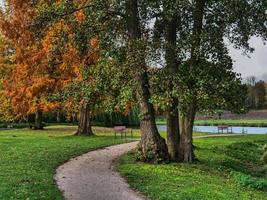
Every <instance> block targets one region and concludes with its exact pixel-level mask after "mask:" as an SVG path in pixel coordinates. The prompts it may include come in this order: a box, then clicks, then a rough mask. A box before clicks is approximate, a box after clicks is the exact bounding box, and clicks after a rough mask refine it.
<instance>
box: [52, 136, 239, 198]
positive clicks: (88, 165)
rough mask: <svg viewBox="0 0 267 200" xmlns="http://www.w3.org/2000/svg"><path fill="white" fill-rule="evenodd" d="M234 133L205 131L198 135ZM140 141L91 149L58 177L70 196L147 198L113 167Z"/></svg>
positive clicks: (58, 180) (59, 183) (64, 166)
mask: <svg viewBox="0 0 267 200" xmlns="http://www.w3.org/2000/svg"><path fill="white" fill-rule="evenodd" d="M236 135H238V134H232V135H205V136H196V137H194V138H195V139H197V138H209V137H226V136H236ZM137 143H138V142H131V143H126V144H120V145H116V146H111V147H107V148H104V149H100V150H95V151H91V152H89V153H86V154H83V155H82V156H79V157H76V158H74V159H71V160H70V161H68V162H67V163H65V164H63V165H61V166H60V167H59V168H58V169H57V172H56V175H55V180H56V182H57V185H58V187H59V189H60V190H61V191H62V193H63V196H64V198H65V199H67V200H144V199H147V198H145V197H143V196H142V195H140V194H138V193H136V192H134V191H133V190H131V189H130V188H129V185H128V184H127V183H126V182H125V180H124V179H123V178H122V177H121V176H120V175H119V173H118V172H116V171H114V169H113V164H114V160H116V159H117V158H118V157H120V156H121V155H123V154H125V153H127V152H128V151H131V150H133V149H134V148H135V147H136V145H137Z"/></svg>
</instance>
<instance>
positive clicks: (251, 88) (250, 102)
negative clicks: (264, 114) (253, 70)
mask: <svg viewBox="0 0 267 200" xmlns="http://www.w3.org/2000/svg"><path fill="white" fill-rule="evenodd" d="M246 86H247V89H248V95H247V99H246V104H247V106H248V108H249V109H253V110H261V109H267V96H266V95H267V92H266V90H267V83H266V82H265V81H263V80H259V81H257V79H256V77H254V76H251V77H248V78H247V80H246Z"/></svg>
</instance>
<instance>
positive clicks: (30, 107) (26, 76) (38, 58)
mask: <svg viewBox="0 0 267 200" xmlns="http://www.w3.org/2000/svg"><path fill="white" fill-rule="evenodd" d="M33 6H34V5H33V4H32V3H30V2H28V1H17V0H10V1H9V7H8V8H7V12H6V13H5V15H2V16H1V20H0V25H1V31H2V32H3V34H4V35H5V36H6V37H7V38H8V39H9V40H10V41H11V43H12V46H13V47H14V49H15V54H14V57H15V67H14V69H13V70H12V73H11V76H10V77H9V78H8V79H7V80H5V81H4V86H5V89H6V91H7V93H8V95H9V97H10V98H11V104H12V108H13V110H14V112H15V113H16V114H17V115H18V116H26V115H28V114H31V113H35V112H36V111H37V110H39V111H43V112H47V111H50V110H52V109H54V108H56V107H57V106H58V103H57V102H51V101H50V100H49V99H48V97H49V95H50V94H51V93H52V92H53V91H54V90H55V89H57V79H58V78H57V77H55V76H53V73H54V71H53V69H51V66H49V64H48V63H49V60H48V58H47V56H46V52H45V49H44V48H43V46H42V44H40V43H39V42H38V41H36V40H35V38H34V35H33V33H32V32H30V30H29V26H30V23H31V20H32V19H33V18H34V16H35V13H36V12H35V10H34V7H33Z"/></svg>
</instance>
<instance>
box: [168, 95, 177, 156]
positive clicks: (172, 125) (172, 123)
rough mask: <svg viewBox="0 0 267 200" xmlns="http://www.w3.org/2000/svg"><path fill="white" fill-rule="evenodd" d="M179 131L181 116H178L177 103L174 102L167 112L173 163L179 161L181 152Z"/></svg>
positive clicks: (170, 153) (169, 147) (169, 145)
mask: <svg viewBox="0 0 267 200" xmlns="http://www.w3.org/2000/svg"><path fill="white" fill-rule="evenodd" d="M175 101H176V100H175ZM179 129H180V128H179V115H178V109H177V103H176V102H174V103H173V104H172V105H171V107H169V109H168V111H167V146H168V152H169V155H170V159H171V160H172V161H178V160H179V150H180V149H179V145H180V131H179Z"/></svg>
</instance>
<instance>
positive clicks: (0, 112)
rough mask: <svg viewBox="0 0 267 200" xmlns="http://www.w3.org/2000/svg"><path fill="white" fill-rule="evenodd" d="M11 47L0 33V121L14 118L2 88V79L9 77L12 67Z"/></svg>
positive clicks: (8, 120)
mask: <svg viewBox="0 0 267 200" xmlns="http://www.w3.org/2000/svg"><path fill="white" fill-rule="evenodd" d="M13 52H14V50H13V48H12V46H11V44H10V42H9V41H8V40H7V39H6V38H5V37H4V36H3V35H1V34H0V104H1V106H0V121H1V122H12V121H13V120H15V119H16V118H15V116H14V114H13V111H12V108H11V101H10V98H9V96H8V94H7V92H6V90H5V88H4V81H5V80H6V79H8V78H9V76H10V74H11V72H12V69H13V68H14V61H13V60H14V59H13Z"/></svg>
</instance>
